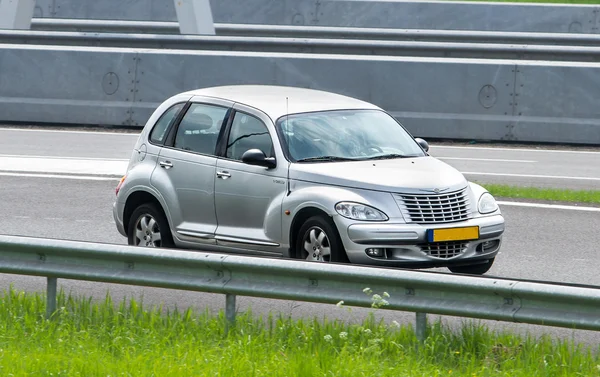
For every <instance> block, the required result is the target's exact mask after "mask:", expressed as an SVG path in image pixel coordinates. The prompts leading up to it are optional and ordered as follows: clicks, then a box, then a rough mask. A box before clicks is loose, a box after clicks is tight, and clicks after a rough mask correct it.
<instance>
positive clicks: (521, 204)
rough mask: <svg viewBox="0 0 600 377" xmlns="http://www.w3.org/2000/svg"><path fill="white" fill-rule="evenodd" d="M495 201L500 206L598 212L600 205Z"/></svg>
mask: <svg viewBox="0 0 600 377" xmlns="http://www.w3.org/2000/svg"><path fill="white" fill-rule="evenodd" d="M497 203H498V204H499V205H501V206H513V207H530V208H546V209H561V210H568V211H584V212H600V207H579V206H569V205H562V204H543V203H525V202H510V201H498V202H497Z"/></svg>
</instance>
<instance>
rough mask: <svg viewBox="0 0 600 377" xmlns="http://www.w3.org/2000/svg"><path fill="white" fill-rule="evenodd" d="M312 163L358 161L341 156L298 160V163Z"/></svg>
mask: <svg viewBox="0 0 600 377" xmlns="http://www.w3.org/2000/svg"><path fill="white" fill-rule="evenodd" d="M310 161H356V159H354V158H347V157H340V156H319V157H308V158H302V159H300V160H297V161H296V162H310Z"/></svg>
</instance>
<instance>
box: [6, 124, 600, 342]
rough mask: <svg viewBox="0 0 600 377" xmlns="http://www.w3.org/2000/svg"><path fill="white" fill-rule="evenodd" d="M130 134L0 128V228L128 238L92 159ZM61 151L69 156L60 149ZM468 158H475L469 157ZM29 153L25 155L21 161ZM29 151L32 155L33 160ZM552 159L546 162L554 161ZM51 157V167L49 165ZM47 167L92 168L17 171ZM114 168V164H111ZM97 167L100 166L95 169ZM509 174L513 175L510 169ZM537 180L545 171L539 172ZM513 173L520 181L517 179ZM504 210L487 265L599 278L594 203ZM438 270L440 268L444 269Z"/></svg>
mask: <svg viewBox="0 0 600 377" xmlns="http://www.w3.org/2000/svg"><path fill="white" fill-rule="evenodd" d="M135 137H136V136H135V135H123V134H111V135H108V134H88V133H57V132H38V131H12V130H11V131H6V130H0V148H1V149H0V150H1V151H2V155H3V156H0V170H3V171H4V175H0V182H1V184H0V195H1V197H2V198H3V200H2V201H0V213H2V216H1V217H0V229H2V231H1V233H3V234H8V235H23V236H34V237H49V238H58V239H68V240H80V241H92V242H100V243H117V244H125V243H126V240H125V239H124V238H123V237H121V236H120V235H119V234H118V232H117V231H116V229H115V227H114V223H113V220H112V214H111V206H112V201H113V199H114V188H115V185H116V183H117V181H116V179H114V178H107V179H106V180H97V179H96V178H97V174H104V173H106V172H104V171H102V169H101V168H99V166H100V167H102V166H103V165H104V164H105V163H106V162H107V161H115V160H123V161H125V163H126V159H127V158H128V156H129V154H130V148H131V145H132V144H133V142H134V141H135ZM432 153H433V154H435V155H442V154H443V155H444V156H446V157H450V158H453V159H452V160H449V163H451V164H454V165H455V166H458V165H461V164H462V165H463V166H462V167H459V169H461V170H465V169H469V170H473V171H475V172H476V170H480V171H482V172H488V171H493V172H499V173H502V172H503V171H508V172H510V171H511V170H510V169H511V166H512V168H515V166H521V167H522V168H523V169H531V168H530V167H529V166H530V165H528V164H533V163H525V162H521V163H519V164H517V163H515V162H511V163H510V164H516V165H505V164H509V163H501V162H499V161H495V162H492V161H485V160H484V161H480V160H479V159H483V158H485V159H492V158H493V159H503V160H510V159H520V160H535V161H537V162H536V163H537V164H538V165H537V166H538V169H542V167H543V168H547V169H549V170H547V171H548V172H550V173H552V174H554V175H557V174H560V175H562V174H568V175H574V174H581V175H583V176H586V177H588V178H595V177H599V176H600V169H596V170H599V171H597V172H594V171H592V169H591V168H590V169H586V166H590V167H593V166H594V165H595V166H600V165H599V164H598V162H600V154H582V153H571V152H557V151H551V152H533V151H511V150H508V151H505V150H487V149H481V150H479V149H478V150H472V149H470V148H467V149H465V148H447V147H434V148H432ZM7 156H12V157H7ZM15 156H16V157H15ZM23 156H38V157H23ZM529 156H535V157H529ZM48 157H61V158H55V159H52V158H48ZM68 157H70V158H72V159H71V160H69V159H65V158H68ZM10 158H13V160H10ZM15 158H21V160H19V159H16V160H15ZM454 158H458V159H454ZM467 158H468V159H467ZM473 158H476V159H478V160H473ZM28 159H29V160H30V161H29V162H30V163H27V164H23V162H24V161H27V160H28ZM85 159H88V160H85ZM95 159H99V160H95ZM82 160H83V161H88V163H90V164H91V165H90V164H87V165H82V166H83V168H82V169H83V170H82V171H76V172H73V171H69V169H73V167H72V165H70V164H71V163H73V162H78V161H79V162H81V161H82ZM32 161H33V163H31V162H32ZM61 161H63V162H64V161H66V163H64V164H62V165H61ZM451 161H452V162H451ZM15 164H16V166H15ZM19 164H21V165H19ZM553 164H554V166H555V168H554V169H552V166H553ZM22 166H25V168H23V167H22ZM57 166H59V168H56V167H57ZM52 167H55V170H57V171H55V172H56V173H65V172H67V173H86V174H89V175H90V176H89V177H88V179H64V178H58V177H52V176H44V175H42V176H39V177H34V176H31V175H32V174H29V175H30V176H27V175H24V174H21V173H19V172H22V171H28V172H29V173H32V172H40V171H41V172H44V171H47V170H46V169H48V168H52ZM84 168H85V169H84ZM113 168H114V169H116V170H118V166H116V167H113ZM19 169H22V170H19ZM23 169H24V170H23ZM61 169H62V170H67V171H62V170H61ZM492 169H495V170H492ZM503 169H504V170H503ZM577 169H579V170H577ZM75 170H77V169H75ZM99 170H100V172H98V171H99ZM465 171H466V170H465ZM523 171H524V172H531V171H532V170H521V172H523ZM117 173H118V174H121V172H118V171H117V172H115V174H117ZM118 174H117V175H118ZM585 174H587V175H585ZM594 174H595V175H594ZM507 179H509V178H503V179H502V182H504V183H506V182H507ZM510 179H514V177H513V178H510ZM542 181H544V180H543V179H542ZM588 181H589V182H588ZM588 181H584V182H586V184H589V185H591V186H592V187H593V186H594V184H593V182H594V180H593V179H592V180H588ZM512 182H516V183H518V181H511V183H512ZM527 182H529V181H527ZM544 182H546V183H554V182H563V180H560V179H557V178H549V179H547V180H546V181H544ZM569 182H571V181H569ZM502 211H503V213H504V215H505V217H506V221H507V229H506V235H505V239H504V245H503V248H502V251H501V254H500V255H499V257H498V258H497V262H496V264H495V265H494V267H493V268H492V270H491V271H490V272H489V273H488V275H495V276H501V277H509V278H526V279H538V280H551V281H558V282H569V283H583V284H592V285H599V286H600V275H599V274H598V273H597V270H598V261H599V260H600V259H599V256H600V250H599V248H598V244H600V242H599V241H600V236H599V235H598V229H600V212H585V211H574V210H565V209H549V208H535V207H519V206H512V205H502ZM436 270H439V271H442V272H446V270H445V269H436ZM11 284H13V285H14V286H15V287H16V288H17V289H26V290H36V291H39V290H43V289H44V288H45V279H43V278H36V277H26V276H19V275H0V286H2V287H3V288H4V289H7V288H8V287H9V285H11ZM59 286H60V287H61V288H64V289H65V290H67V291H71V292H73V293H75V294H77V295H83V296H93V297H95V298H98V299H102V298H103V297H104V295H105V293H106V291H107V290H110V292H111V294H112V295H113V298H114V299H115V300H119V299H121V298H123V297H131V296H133V297H137V298H139V297H141V296H143V299H144V303H146V304H162V303H164V304H165V305H166V306H168V307H172V306H175V305H176V306H177V307H179V308H183V307H187V306H193V307H196V308H198V309H199V310H204V309H205V308H209V309H210V310H212V311H217V310H220V309H222V308H223V307H224V297H223V296H220V295H213V294H204V293H188V292H183V291H175V290H173V291H172V290H164V289H155V288H145V287H131V286H120V285H113V284H104V283H93V282H75V281H68V280H61V281H59ZM238 307H239V310H246V309H248V308H252V310H253V311H254V312H255V313H257V314H266V313H268V312H269V311H274V312H282V313H290V314H291V315H292V316H294V317H314V316H316V317H319V318H322V317H324V316H327V317H329V318H339V319H344V320H359V319H361V318H362V317H363V316H364V314H365V313H367V312H368V310H366V309H358V308H353V309H352V310H351V312H349V311H348V310H347V309H340V308H336V307H335V306H333V307H332V306H330V305H320V304H312V303H299V302H289V301H278V300H263V299H254V298H238ZM377 316H378V317H383V318H385V319H386V320H387V321H390V322H391V321H392V320H397V321H399V322H412V321H413V319H414V315H413V314H412V313H398V312H385V311H379V312H378V314H377ZM435 318H438V317H437V316H430V319H431V320H434V319H435ZM443 319H444V320H445V321H446V322H447V323H449V324H451V325H457V324H459V323H460V322H461V321H462V320H463V319H461V318H458V319H457V318H451V317H443ZM481 322H482V323H486V324H488V325H492V327H496V328H502V329H512V330H515V331H518V332H524V331H533V332H535V333H536V334H540V333H549V334H553V335H556V336H561V337H568V338H573V339H574V340H576V341H583V342H586V343H591V344H598V343H599V342H600V334H599V333H597V332H589V331H570V330H565V329H555V328H546V327H538V326H529V325H516V324H506V323H503V322H498V323H496V322H491V321H481Z"/></svg>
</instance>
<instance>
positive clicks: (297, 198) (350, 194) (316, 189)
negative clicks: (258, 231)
mask: <svg viewBox="0 0 600 377" xmlns="http://www.w3.org/2000/svg"><path fill="white" fill-rule="evenodd" d="M340 201H351V202H356V203H361V204H365V205H369V206H372V207H375V208H377V209H378V210H380V211H383V212H384V213H385V214H386V215H387V216H388V217H389V219H390V221H395V222H404V218H403V217H402V213H401V212H400V209H399V208H398V205H397V204H396V202H395V201H394V198H393V196H392V195H391V194H390V193H386V192H380V191H371V190H359V189H351V188H346V187H339V186H328V185H321V184H313V183H307V182H294V183H293V184H292V185H291V192H290V194H289V195H288V196H286V197H285V198H284V200H283V203H282V204H283V206H282V209H283V210H284V213H285V214H286V215H285V216H283V224H282V226H283V228H282V230H283V232H282V236H283V237H284V239H283V243H284V244H289V241H290V239H289V235H290V230H291V228H292V225H293V223H294V219H295V218H296V217H297V216H298V214H299V213H301V212H302V210H304V209H307V208H313V209H318V210H320V211H322V212H323V213H325V214H326V215H327V216H330V217H332V218H335V217H337V216H339V214H338V213H337V212H336V211H335V205H336V204H337V203H338V202H340ZM285 211H289V214H287V212H285Z"/></svg>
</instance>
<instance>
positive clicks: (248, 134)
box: [226, 113, 275, 160]
mask: <svg viewBox="0 0 600 377" xmlns="http://www.w3.org/2000/svg"><path fill="white" fill-rule="evenodd" d="M254 148H257V149H260V150H261V151H263V152H264V153H265V154H266V155H267V157H274V155H275V153H274V151H273V142H272V141H271V136H270V135H269V130H268V129H267V127H266V126H265V125H264V123H263V122H262V121H261V120H260V119H258V118H256V117H253V116H251V115H248V114H244V113H236V114H235V117H234V118H233V123H232V124H231V131H230V132H229V139H228V140H227V151H226V156H227V158H231V159H234V160H241V159H242V155H243V154H244V152H246V151H247V150H248V149H254Z"/></svg>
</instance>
